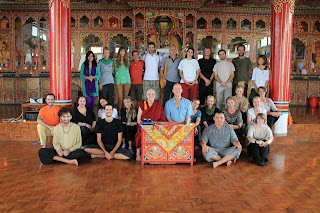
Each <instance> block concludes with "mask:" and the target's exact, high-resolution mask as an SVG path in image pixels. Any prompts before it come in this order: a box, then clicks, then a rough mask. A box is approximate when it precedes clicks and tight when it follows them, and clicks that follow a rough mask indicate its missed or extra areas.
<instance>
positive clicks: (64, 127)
mask: <svg viewBox="0 0 320 213" xmlns="http://www.w3.org/2000/svg"><path fill="white" fill-rule="evenodd" d="M71 114H72V109H71V108H68V107H62V108H61V109H60V110H59V112H58V116H59V117H60V120H61V122H60V124H58V125H57V126H55V127H54V135H53V142H52V143H53V148H54V149H52V148H42V149H40V150H39V158H40V161H41V163H43V164H52V163H56V162H63V163H67V164H74V165H78V160H79V159H81V158H83V157H84V156H85V155H86V153H85V151H84V150H83V149H80V148H81V144H82V142H81V131H80V127H79V126H78V125H77V124H75V123H72V122H70V121H71V118H72V115H71Z"/></svg>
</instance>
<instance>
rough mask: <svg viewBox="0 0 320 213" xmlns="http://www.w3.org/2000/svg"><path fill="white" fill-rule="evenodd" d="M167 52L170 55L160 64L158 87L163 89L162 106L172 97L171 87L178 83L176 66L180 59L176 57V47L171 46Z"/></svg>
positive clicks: (178, 77) (178, 76)
mask: <svg viewBox="0 0 320 213" xmlns="http://www.w3.org/2000/svg"><path fill="white" fill-rule="evenodd" d="M169 52H170V55H169V56H167V57H165V58H164V59H162V60H161V63H160V75H161V80H160V86H161V88H164V97H163V106H165V104H166V102H167V101H168V100H169V99H170V96H171V95H172V89H173V85H174V84H176V83H179V81H180V75H179V70H178V66H179V63H180V61H181V58H180V57H179V56H178V55H177V47H176V46H174V45H172V46H171V47H170V49H169Z"/></svg>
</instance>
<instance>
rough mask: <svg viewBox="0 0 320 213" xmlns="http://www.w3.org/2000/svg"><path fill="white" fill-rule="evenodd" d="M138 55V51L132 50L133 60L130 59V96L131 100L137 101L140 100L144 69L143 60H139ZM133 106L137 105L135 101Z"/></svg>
mask: <svg viewBox="0 0 320 213" xmlns="http://www.w3.org/2000/svg"><path fill="white" fill-rule="evenodd" d="M139 57H140V56H139V52H138V51H137V50H133V51H132V59H133V60H131V61H130V78H131V89H130V97H131V100H132V101H135V102H138V103H140V102H142V76H143V69H144V61H142V60H140V59H139ZM135 106H137V103H135Z"/></svg>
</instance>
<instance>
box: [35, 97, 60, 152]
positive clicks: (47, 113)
mask: <svg viewBox="0 0 320 213" xmlns="http://www.w3.org/2000/svg"><path fill="white" fill-rule="evenodd" d="M54 100H55V95H54V94H52V93H48V94H47V95H46V103H47V106H44V107H42V108H41V109H40V111H39V114H38V117H37V123H38V125H37V130H38V134H39V138H40V143H41V145H42V148H46V146H47V136H53V130H54V127H55V126H56V125H58V124H59V122H60V118H59V116H58V112H59V109H60V107H59V106H54Z"/></svg>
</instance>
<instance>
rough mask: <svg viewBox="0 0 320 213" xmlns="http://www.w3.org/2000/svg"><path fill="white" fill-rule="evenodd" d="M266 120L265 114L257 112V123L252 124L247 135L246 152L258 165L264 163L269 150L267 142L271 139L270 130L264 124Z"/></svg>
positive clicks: (270, 141) (269, 142) (263, 164)
mask: <svg viewBox="0 0 320 213" xmlns="http://www.w3.org/2000/svg"><path fill="white" fill-rule="evenodd" d="M266 120H267V119H266V116H265V114H263V113H258V115H257V125H252V126H251V127H250V128H249V131H248V135H247V139H248V148H247V151H248V154H249V155H250V156H252V157H253V160H254V162H255V164H257V165H258V166H265V165H266V162H267V161H268V154H269V152H270V147H269V144H271V143H272V141H273V135H272V131H271V129H270V127H268V126H267V125H266Z"/></svg>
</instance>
